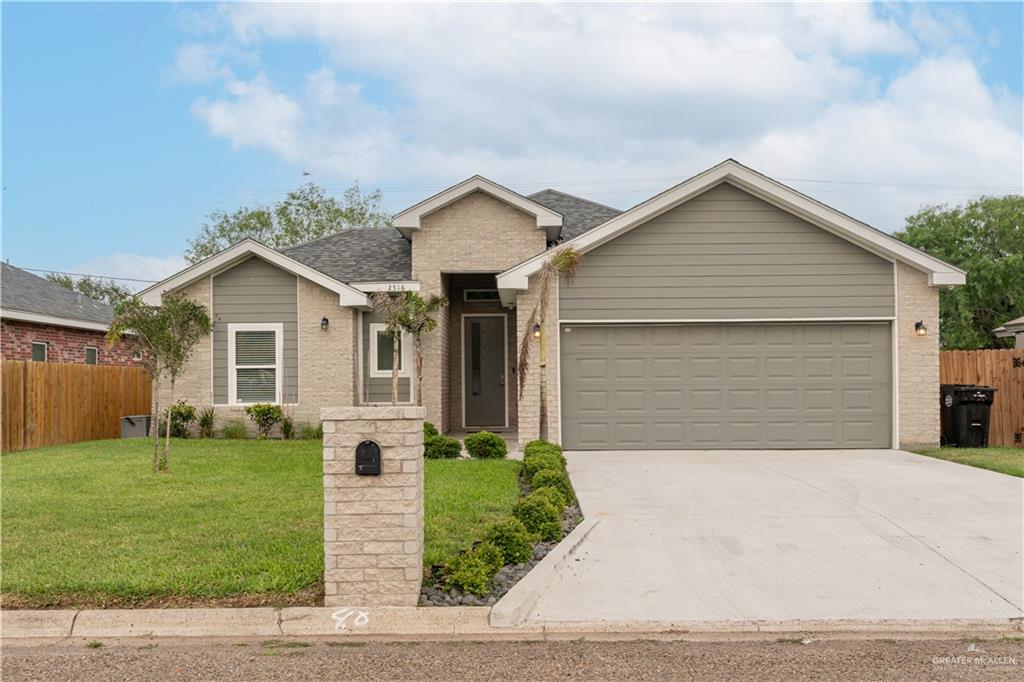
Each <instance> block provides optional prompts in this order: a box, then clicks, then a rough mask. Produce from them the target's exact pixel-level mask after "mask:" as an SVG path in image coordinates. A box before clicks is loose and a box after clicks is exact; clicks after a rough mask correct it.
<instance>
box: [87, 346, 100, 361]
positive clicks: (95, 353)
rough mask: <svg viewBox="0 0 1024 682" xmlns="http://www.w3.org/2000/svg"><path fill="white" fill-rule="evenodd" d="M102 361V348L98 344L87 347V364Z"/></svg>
mask: <svg viewBox="0 0 1024 682" xmlns="http://www.w3.org/2000/svg"><path fill="white" fill-rule="evenodd" d="M99 361H100V349H99V348H97V347H96V346H86V347H85V364H87V365H95V364H98V363H99Z"/></svg>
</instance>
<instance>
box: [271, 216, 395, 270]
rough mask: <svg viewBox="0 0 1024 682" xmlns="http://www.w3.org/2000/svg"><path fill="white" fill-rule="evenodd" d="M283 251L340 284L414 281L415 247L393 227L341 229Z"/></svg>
mask: <svg viewBox="0 0 1024 682" xmlns="http://www.w3.org/2000/svg"><path fill="white" fill-rule="evenodd" d="M281 252H282V253H283V254H284V255H286V256H288V257H289V258H294V259H295V260H297V261H299V262H300V263H302V264H303V265H308V266H309V267H311V268H313V269H315V270H319V271H320V272H322V273H324V274H325V275H327V276H328V277H333V278H334V279H336V280H338V281H339V282H376V281H390V282H396V281H403V280H409V279H412V245H411V244H410V243H409V242H407V241H406V240H405V237H403V236H402V235H401V233H400V232H399V231H398V230H394V229H391V228H361V229H354V230H342V231H341V232H339V233H337V234H332V235H330V236H328V237H322V238H320V239H314V240H313V241H311V242H305V243H304V244H298V245H296V246H290V247H288V248H286V249H282V250H281Z"/></svg>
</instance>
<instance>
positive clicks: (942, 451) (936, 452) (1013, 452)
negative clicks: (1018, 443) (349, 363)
mask: <svg viewBox="0 0 1024 682" xmlns="http://www.w3.org/2000/svg"><path fill="white" fill-rule="evenodd" d="M915 452H917V454H919V455H927V456H928V457H935V458H937V459H944V460H946V461H948V462H957V463H958V464H967V465H969V466H972V467H978V468H979V469H990V470H992V471H998V472H999V473H1001V474H1009V475H1010V476H1018V477H1021V478H1024V448H935V449H932V450H915Z"/></svg>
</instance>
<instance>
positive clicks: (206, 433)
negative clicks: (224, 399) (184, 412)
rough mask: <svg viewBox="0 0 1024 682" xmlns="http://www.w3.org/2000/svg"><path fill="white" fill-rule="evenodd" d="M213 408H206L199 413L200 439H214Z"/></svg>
mask: <svg viewBox="0 0 1024 682" xmlns="http://www.w3.org/2000/svg"><path fill="white" fill-rule="evenodd" d="M214 414H215V413H214V410H213V406H208V407H204V408H203V409H201V410H200V411H199V437H200V438H213V433H214V431H213V418H214Z"/></svg>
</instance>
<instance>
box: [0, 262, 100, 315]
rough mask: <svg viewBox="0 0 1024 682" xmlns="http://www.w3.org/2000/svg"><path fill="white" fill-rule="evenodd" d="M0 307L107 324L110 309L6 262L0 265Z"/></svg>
mask: <svg viewBox="0 0 1024 682" xmlns="http://www.w3.org/2000/svg"><path fill="white" fill-rule="evenodd" d="M0 307H2V308H3V309H5V310H20V311H22V312H26V313H36V314H39V315H50V316H51V317H60V318H64V319H67V320H79V321H83V322H99V323H101V324H110V320H111V319H112V318H113V308H111V307H110V306H109V305H107V304H106V303H102V302H100V301H97V300H95V299H92V298H89V297H88V296H84V295H82V294H79V293H77V292H74V291H71V290H70V289H65V288H64V287H62V286H60V285H59V284H54V283H53V282H51V281H49V280H46V279H43V278H42V277H36V276H35V275H33V274H31V273H29V272H25V271H24V270H21V269H19V268H16V267H14V266H13V265H9V264H7V263H0Z"/></svg>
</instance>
